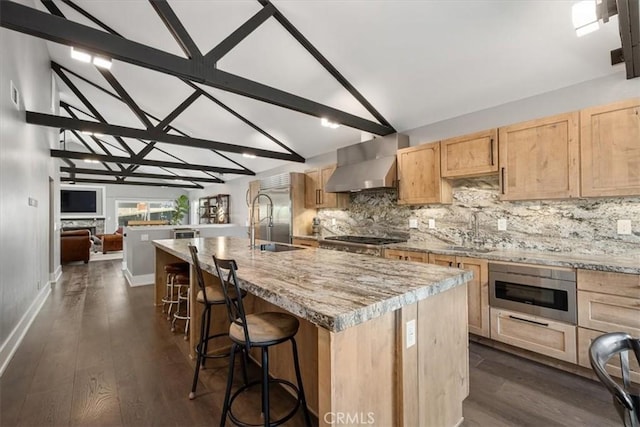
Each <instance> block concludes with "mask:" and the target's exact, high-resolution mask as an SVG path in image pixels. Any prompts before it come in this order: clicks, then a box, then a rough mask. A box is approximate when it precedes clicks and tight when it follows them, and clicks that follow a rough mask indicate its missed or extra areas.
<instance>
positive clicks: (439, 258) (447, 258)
mask: <svg viewBox="0 0 640 427" xmlns="http://www.w3.org/2000/svg"><path fill="white" fill-rule="evenodd" d="M429 264H436V265H441V266H443V267H455V266H456V257H455V256H453V255H440V254H433V253H431V254H429Z"/></svg>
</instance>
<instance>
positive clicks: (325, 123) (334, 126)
mask: <svg viewBox="0 0 640 427" xmlns="http://www.w3.org/2000/svg"><path fill="white" fill-rule="evenodd" d="M320 123H321V124H322V126H324V127H327V128H331V129H337V128H339V127H340V125H339V124H338V123H334V122H332V121H329V120H328V119H325V118H324V117H323V118H322V120H321V121H320Z"/></svg>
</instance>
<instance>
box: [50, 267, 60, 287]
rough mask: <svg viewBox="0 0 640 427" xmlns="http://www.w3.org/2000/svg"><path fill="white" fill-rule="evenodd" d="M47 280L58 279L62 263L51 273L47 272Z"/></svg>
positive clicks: (55, 280) (53, 281)
mask: <svg viewBox="0 0 640 427" xmlns="http://www.w3.org/2000/svg"><path fill="white" fill-rule="evenodd" d="M49 276H50V277H49V280H50V281H51V282H52V283H57V282H58V280H60V278H61V277H62V265H59V266H58V268H56V271H54V272H53V273H51V274H49Z"/></svg>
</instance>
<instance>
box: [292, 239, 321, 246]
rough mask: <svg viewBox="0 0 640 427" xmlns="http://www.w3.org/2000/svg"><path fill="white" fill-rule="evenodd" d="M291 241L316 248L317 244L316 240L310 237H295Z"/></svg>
mask: <svg viewBox="0 0 640 427" xmlns="http://www.w3.org/2000/svg"><path fill="white" fill-rule="evenodd" d="M292 243H293V244H294V245H298V246H308V247H310V248H317V247H318V246H319V244H318V241H317V240H311V239H296V238H295V237H294V238H293V239H292Z"/></svg>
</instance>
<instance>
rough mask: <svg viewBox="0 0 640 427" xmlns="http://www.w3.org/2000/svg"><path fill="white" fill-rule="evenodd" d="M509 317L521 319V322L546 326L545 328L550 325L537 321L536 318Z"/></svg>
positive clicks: (510, 317) (510, 316)
mask: <svg viewBox="0 0 640 427" xmlns="http://www.w3.org/2000/svg"><path fill="white" fill-rule="evenodd" d="M509 319H513V320H520V321H521V322H527V323H533V324H534V325H540V326H544V327H545V328H548V327H549V324H548V323H543V322H536V321H535V320H529V319H523V318H522V317H517V316H512V315H509Z"/></svg>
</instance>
